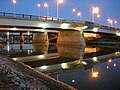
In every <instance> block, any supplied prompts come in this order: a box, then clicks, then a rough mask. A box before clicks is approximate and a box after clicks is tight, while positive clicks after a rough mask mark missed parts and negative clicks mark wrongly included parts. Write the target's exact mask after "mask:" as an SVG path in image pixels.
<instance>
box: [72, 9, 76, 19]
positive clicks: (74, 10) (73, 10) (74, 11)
mask: <svg viewBox="0 0 120 90" xmlns="http://www.w3.org/2000/svg"><path fill="white" fill-rule="evenodd" d="M72 12H73V13H74V14H75V17H76V9H75V8H73V9H72Z"/></svg>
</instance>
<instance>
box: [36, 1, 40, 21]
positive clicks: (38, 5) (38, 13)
mask: <svg viewBox="0 0 120 90" xmlns="http://www.w3.org/2000/svg"><path fill="white" fill-rule="evenodd" d="M37 6H38V19H40V3H38V5H37Z"/></svg>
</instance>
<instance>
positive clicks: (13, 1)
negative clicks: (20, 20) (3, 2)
mask: <svg viewBox="0 0 120 90" xmlns="http://www.w3.org/2000/svg"><path fill="white" fill-rule="evenodd" d="M12 3H13V5H14V12H13V17H16V15H15V5H16V0H12Z"/></svg>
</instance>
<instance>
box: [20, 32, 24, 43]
mask: <svg viewBox="0 0 120 90" xmlns="http://www.w3.org/2000/svg"><path fill="white" fill-rule="evenodd" d="M22 42H24V33H23V32H20V43H22Z"/></svg>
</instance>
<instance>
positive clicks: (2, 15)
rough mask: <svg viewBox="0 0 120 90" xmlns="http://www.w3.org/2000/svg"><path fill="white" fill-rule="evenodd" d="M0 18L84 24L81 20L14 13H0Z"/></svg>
mask: <svg viewBox="0 0 120 90" xmlns="http://www.w3.org/2000/svg"><path fill="white" fill-rule="evenodd" d="M0 17H7V18H16V19H18V18H19V19H31V20H47V21H59V22H66V23H67V22H68V23H76V24H77V23H80V24H85V22H84V21H82V20H67V19H63V18H56V17H50V16H36V15H28V14H16V13H6V12H0Z"/></svg>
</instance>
